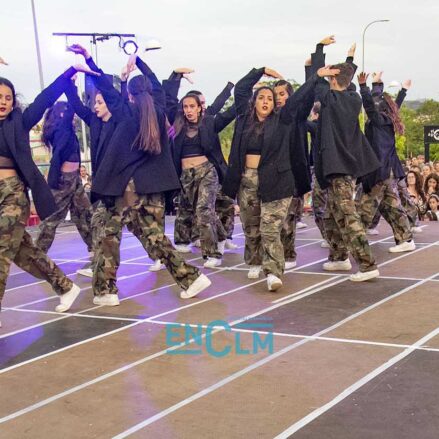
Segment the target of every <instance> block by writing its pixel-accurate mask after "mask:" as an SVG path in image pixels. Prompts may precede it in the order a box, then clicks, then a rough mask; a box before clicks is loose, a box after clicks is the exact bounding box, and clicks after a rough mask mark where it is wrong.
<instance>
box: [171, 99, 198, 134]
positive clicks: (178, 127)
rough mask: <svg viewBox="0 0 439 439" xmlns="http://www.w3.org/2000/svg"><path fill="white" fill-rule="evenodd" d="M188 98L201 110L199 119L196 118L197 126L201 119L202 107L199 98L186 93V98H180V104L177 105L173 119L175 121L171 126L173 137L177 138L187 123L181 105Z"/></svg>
mask: <svg viewBox="0 0 439 439" xmlns="http://www.w3.org/2000/svg"><path fill="white" fill-rule="evenodd" d="M188 98H192V99H194V100H195V102H196V103H197V105H198V106H199V107H200V108H201V112H200V117H199V118H198V124H199V123H200V122H201V120H202V119H203V107H202V106H201V100H200V96H199V95H198V94H196V93H188V94H187V95H186V96H184V97H183V98H181V100H180V103H179V108H178V113H177V116H176V117H175V121H174V125H173V127H174V132H175V135H174V136H175V137H177V136H178V135H179V134H180V133H181V131H182V129H183V127H184V126H185V125H186V123H187V119H186V116H185V115H184V111H183V103H184V100H185V99H188Z"/></svg>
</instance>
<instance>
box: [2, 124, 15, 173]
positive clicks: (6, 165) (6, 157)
mask: <svg viewBox="0 0 439 439" xmlns="http://www.w3.org/2000/svg"><path fill="white" fill-rule="evenodd" d="M3 122H4V121H3V120H0V169H14V168H15V166H14V158H13V156H12V154H11V151H10V150H9V146H8V144H7V143H6V138H5V134H4V132H3Z"/></svg>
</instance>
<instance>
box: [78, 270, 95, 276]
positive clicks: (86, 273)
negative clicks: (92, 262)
mask: <svg viewBox="0 0 439 439" xmlns="http://www.w3.org/2000/svg"><path fill="white" fill-rule="evenodd" d="M76 274H80V275H81V276H85V277H93V270H92V269H91V268H81V269H79V270H76Z"/></svg>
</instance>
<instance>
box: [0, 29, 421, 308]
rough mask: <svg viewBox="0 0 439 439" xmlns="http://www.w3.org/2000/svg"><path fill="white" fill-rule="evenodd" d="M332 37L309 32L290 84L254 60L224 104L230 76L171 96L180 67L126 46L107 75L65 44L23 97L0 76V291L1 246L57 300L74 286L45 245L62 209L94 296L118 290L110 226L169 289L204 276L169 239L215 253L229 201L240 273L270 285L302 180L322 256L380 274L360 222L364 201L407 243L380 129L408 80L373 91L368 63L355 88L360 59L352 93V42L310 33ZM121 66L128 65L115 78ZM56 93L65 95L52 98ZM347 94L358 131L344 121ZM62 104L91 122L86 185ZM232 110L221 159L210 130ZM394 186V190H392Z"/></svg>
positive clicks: (228, 232)
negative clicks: (239, 232) (84, 89)
mask: <svg viewBox="0 0 439 439" xmlns="http://www.w3.org/2000/svg"><path fill="white" fill-rule="evenodd" d="M333 43H335V39H334V37H333V36H329V37H326V38H324V39H323V40H322V41H321V42H319V43H318V44H317V47H316V49H315V52H314V53H312V55H311V58H310V59H308V60H307V61H306V62H305V82H304V83H303V85H302V86H301V87H299V88H298V89H297V90H295V91H294V90H293V87H292V86H291V84H290V83H289V82H288V81H285V80H284V79H283V78H282V76H281V75H280V74H279V73H277V72H276V71H275V70H273V69H271V68H268V67H263V68H254V69H252V70H251V71H250V72H249V73H248V74H247V75H245V76H244V77H243V78H242V79H241V80H239V81H238V82H237V83H236V85H235V86H234V100H233V104H232V105H230V106H228V107H227V106H226V107H227V108H226V109H223V107H224V105H225V104H226V102H227V101H228V98H229V97H230V95H231V90H232V89H233V84H232V83H228V84H227V85H226V87H225V89H224V90H223V91H222V92H221V94H220V95H219V96H218V98H217V99H216V100H215V102H214V103H213V104H212V105H211V106H209V107H207V108H206V102H205V101H206V100H205V97H204V95H203V94H202V93H201V92H200V91H196V90H192V91H191V92H189V93H187V94H186V95H185V96H184V97H183V98H182V99H180V100H178V97H177V96H178V91H179V87H180V82H181V80H182V78H184V77H188V75H189V74H190V72H191V70H190V69H176V70H175V71H173V72H172V74H171V76H170V77H169V79H167V80H164V81H163V82H162V83H160V81H159V80H158V79H157V77H156V75H155V74H154V72H153V71H152V70H151V68H150V67H149V66H148V65H147V64H146V63H145V62H144V61H143V60H142V59H141V58H140V57H138V56H137V55H131V56H130V57H129V59H128V62H127V65H126V66H125V67H124V69H123V72H122V78H121V79H122V83H121V90H120V91H119V90H117V89H116V88H115V87H114V86H113V83H112V81H111V80H109V79H108V77H107V76H106V75H105V74H104V72H103V71H102V70H101V69H100V68H99V67H98V66H97V65H96V64H95V62H94V61H93V59H92V57H91V56H90V54H89V53H88V52H87V50H86V49H85V48H83V47H82V46H80V45H77V44H75V45H73V46H70V48H69V49H70V50H71V51H72V52H74V53H76V54H79V55H82V56H83V57H84V61H85V65H82V64H78V65H74V66H72V67H71V68H69V69H68V70H67V71H65V72H64V73H63V74H62V75H60V76H59V77H58V78H57V79H56V80H55V81H54V82H53V83H52V84H51V85H49V86H48V87H47V88H46V89H45V90H43V91H42V92H41V93H40V94H39V95H38V96H37V98H36V99H35V101H34V102H33V103H32V104H30V105H29V106H28V107H27V108H26V109H25V110H24V111H22V110H21V109H20V107H19V104H18V102H17V97H16V93H15V88H14V85H13V84H12V83H11V82H10V81H9V80H7V79H6V78H0V304H1V299H2V297H3V294H4V291H5V287H6V280H7V277H8V273H9V269H10V265H11V263H12V262H15V263H16V264H17V265H18V266H19V267H20V268H22V269H23V270H25V271H28V272H29V273H31V274H33V275H34V276H36V277H38V278H40V279H45V280H47V281H48V282H49V283H50V284H51V286H52V287H53V289H54V291H55V292H56V293H57V294H58V295H59V296H60V302H59V304H58V305H57V306H56V308H55V309H56V311H58V312H65V311H67V310H69V309H70V307H71V306H72V304H73V302H74V301H75V299H76V298H77V296H78V295H79V293H80V288H79V287H78V286H76V285H75V284H73V282H72V281H71V280H70V279H68V278H67V277H66V275H65V274H64V273H63V272H62V271H61V270H60V268H59V267H58V266H57V265H56V264H55V263H54V262H53V261H52V260H51V259H50V258H49V257H48V256H47V254H46V253H47V251H48V249H49V248H50V246H51V245H52V242H53V240H54V237H55V232H56V228H57V226H58V225H59V224H60V222H61V221H63V220H64V218H65V216H66V213H67V211H68V210H70V212H71V218H72V221H73V222H74V223H75V225H76V226H77V228H78V231H79V233H80V236H81V238H82V239H83V241H84V243H85V244H86V246H87V249H88V251H89V252H90V255H91V258H92V263H91V266H90V267H89V268H86V269H83V270H80V271H79V273H80V274H84V275H88V276H92V286H93V293H94V298H93V303H94V304H96V305H105V306H115V305H118V304H119V298H118V288H117V270H118V267H119V265H120V243H121V238H122V229H123V227H124V226H127V228H128V230H129V231H130V232H132V233H133V235H134V236H135V237H136V238H137V239H138V240H139V241H140V242H141V244H142V246H143V247H144V249H145V250H146V252H147V253H148V255H149V257H150V258H151V259H152V260H153V261H154V264H153V266H152V270H159V269H160V268H161V267H162V264H163V265H164V266H165V267H166V269H167V270H168V271H169V273H170V274H171V276H172V277H173V278H174V280H175V282H176V283H177V284H178V285H179V286H180V287H181V293H180V297H181V298H183V299H188V298H191V297H195V296H196V295H198V294H199V293H200V292H202V291H203V290H205V289H206V288H208V287H209V286H210V285H211V281H210V280H209V278H208V277H207V276H206V275H205V274H202V273H201V271H200V270H199V269H198V268H197V267H195V266H193V265H191V264H188V263H187V262H186V261H185V259H184V258H183V256H182V253H185V252H190V251H191V250H190V243H191V242H194V241H195V242H197V241H198V242H199V246H200V247H201V253H202V256H203V258H204V260H205V262H204V267H205V268H208V269H213V268H215V267H218V266H220V265H221V263H222V259H223V255H224V251H225V249H226V248H236V245H235V244H234V243H233V241H232V237H233V224H234V222H233V221H234V213H235V203H237V204H238V206H239V211H240V217H241V222H242V226H243V231H244V235H245V250H244V260H245V263H246V264H247V265H248V266H249V271H248V278H250V279H257V278H259V277H260V275H261V271H262V272H263V273H264V275H265V276H266V279H267V288H268V290H269V291H277V290H278V289H279V288H281V287H282V276H283V273H284V271H285V270H291V269H293V268H294V267H295V266H296V251H295V236H296V225H297V222H298V219H299V218H300V213H301V210H302V206H303V195H304V194H306V193H308V192H309V191H310V190H311V188H312V201H313V211H314V218H315V222H316V224H317V226H318V228H319V230H320V232H321V234H322V238H323V239H324V241H323V242H324V243H325V245H327V246H328V247H329V257H328V261H327V262H325V263H324V264H323V268H324V270H329V271H335V270H346V271H350V270H351V269H352V266H351V262H350V260H349V254H351V255H352V257H353V258H354V259H355V261H356V262H357V264H358V266H359V271H358V272H357V273H354V274H351V275H350V280H351V281H355V282H361V281H366V280H369V279H373V278H376V277H378V276H379V271H378V268H377V263H376V260H375V258H374V256H373V253H372V250H371V247H370V245H369V242H368V240H367V236H366V230H367V228H368V227H370V224H371V223H372V222H373V220H374V218H376V215H377V212H379V214H381V215H382V216H383V217H384V219H385V220H386V221H387V222H388V223H389V224H390V226H391V227H392V230H393V234H394V238H395V242H396V245H395V246H393V247H390V249H389V251H390V252H404V251H412V250H414V249H415V244H414V241H413V235H412V231H411V225H410V222H409V217H408V215H407V210H406V209H405V208H404V207H403V205H402V203H401V196H400V192H401V189H400V187H399V186H398V181H399V180H400V179H401V178H402V177H404V175H405V174H404V171H403V169H402V165H401V163H400V161H399V159H398V156H397V153H396V147H395V134H396V133H402V132H403V130H404V126H403V124H402V122H401V119H400V117H399V111H398V110H399V107H400V105H401V104H402V101H403V99H404V97H405V93H406V90H407V89H408V88H409V86H410V82H407V81H406V82H405V83H404V87H405V88H403V89H402V90H401V92H400V94H399V95H398V97H397V99H396V100H393V99H392V98H391V97H390V96H389V95H388V94H387V93H384V87H383V83H382V80H381V74H375V75H374V77H373V84H372V89H370V88H369V87H368V85H367V80H368V75H367V74H366V73H364V72H362V73H360V74H359V75H358V83H359V86H360V95H359V94H358V93H357V91H356V87H355V85H354V84H353V83H352V80H353V78H354V74H355V71H356V66H355V64H354V62H353V59H354V53H355V45H353V46H352V47H351V48H350V49H349V52H348V56H347V58H346V61H345V62H342V63H338V64H335V65H331V66H325V53H324V47H325V46H329V45H331V44H333ZM0 60H1V59H0ZM136 68H138V69H139V70H140V72H141V75H137V76H134V77H132V78H131V79H130V80H129V81H128V78H129V76H130V74H131V73H132V72H133V71H134V70H135V69H136ZM78 72H83V73H85V74H88V75H90V77H91V78H92V80H93V82H94V85H95V87H96V90H97V92H96V96H95V101H94V111H92V110H91V109H90V108H88V107H87V106H85V105H84V104H83V103H82V101H81V99H80V98H79V96H78V92H77V88H76V86H75V81H74V79H75V76H76V74H77V73H78ZM264 76H266V77H268V78H270V79H271V80H272V81H273V80H274V86H272V85H268V84H267V83H261V82H260V81H261V79H262V78H263V77H264ZM63 93H65V95H66V96H67V102H63V101H59V102H57V100H58V98H59V97H60V96H61V95H62V94H63ZM362 106H363V107H364V109H365V111H366V114H367V122H366V126H365V134H363V132H362V130H361V128H360V122H359V114H360V111H361V108H362ZM221 109H223V111H221ZM75 113H76V114H77V115H78V116H79V117H80V118H81V119H82V120H83V121H84V122H85V123H86V124H87V125H88V126H89V127H90V150H91V170H92V182H91V199H90V200H89V198H88V197H87V195H86V193H85V191H84V187H83V185H82V180H81V176H80V166H81V158H80V147H79V142H78V139H77V137H76V134H75V129H74V124H73V117H74V114H75ZM44 114H45V118H44V124H43V141H44V142H45V144H46V145H47V146H48V147H49V148H50V149H51V152H52V159H51V163H50V170H49V174H48V178H47V182H46V181H45V179H44V177H43V176H42V174H41V173H40V172H39V170H38V168H37V166H36V165H35V163H34V162H33V160H32V155H31V150H30V146H29V131H30V130H31V129H32V127H33V126H34V125H35V124H36V123H38V122H39V120H40V119H41V118H42V117H43V115H44ZM233 121H234V123H235V125H234V134H233V140H232V145H231V151H230V156H229V158H228V161H226V160H225V158H224V155H223V152H222V150H221V142H220V139H219V133H220V132H221V131H222V130H223V129H224V128H225V127H227V126H228V125H229V124H230V123H232V122H233ZM309 139H310V140H311V142H310V143H311V145H310V147H309V145H308V143H309V142H308V140H309ZM356 185H357V190H356ZM358 185H361V188H360V189H359V187H358ZM398 188H399V189H398ZM28 189H30V191H31V193H32V199H33V202H34V203H35V208H36V211H37V213H38V215H39V217H40V218H41V220H42V223H41V225H40V233H39V236H38V237H37V239H36V241H35V243H34V242H33V241H32V238H31V236H30V235H29V233H28V232H27V231H26V229H25V226H26V222H27V219H28V217H29V206H30V203H29V196H28ZM175 191H178V192H179V203H178V209H177V216H176V221H175V239H174V241H175V247H174V246H173V245H172V243H171V241H170V240H169V239H168V237H167V236H166V235H165V231H164V221H165V215H164V212H165V198H166V196H167V195H168V194H170V193H175ZM355 194H356V196H355ZM402 195H403V196H407V194H405V195H404V191H403V190H402ZM407 198H408V199H410V197H409V196H407ZM405 201H407V200H405Z"/></svg>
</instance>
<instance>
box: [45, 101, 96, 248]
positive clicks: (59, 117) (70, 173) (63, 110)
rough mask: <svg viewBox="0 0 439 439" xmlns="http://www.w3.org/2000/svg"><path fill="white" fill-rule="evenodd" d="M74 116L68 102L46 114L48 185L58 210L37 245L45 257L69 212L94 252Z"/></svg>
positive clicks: (49, 220) (48, 220) (49, 219)
mask: <svg viewBox="0 0 439 439" xmlns="http://www.w3.org/2000/svg"><path fill="white" fill-rule="evenodd" d="M74 115H75V112H74V110H73V108H72V106H71V105H69V104H68V103H66V102H56V103H55V104H54V105H53V106H52V107H51V108H49V110H48V111H47V113H46V116H45V118H44V124H43V135H42V139H43V141H44V143H45V144H46V146H47V147H48V148H49V149H50V150H51V152H52V159H51V161H50V168H49V175H48V179H47V182H48V184H49V186H50V188H51V190H52V194H53V196H54V198H55V202H56V205H57V210H56V212H55V213H54V214H53V215H50V217H48V218H46V219H45V220H44V221H42V223H41V224H40V226H39V227H40V234H39V236H38V238H37V240H36V245H37V246H38V247H39V248H40V249H41V250H43V251H44V252H45V253H47V251H48V250H49V248H50V247H51V245H52V243H53V240H54V239H55V233H56V229H57V227H58V226H59V224H60V223H61V222H62V221H64V219H65V217H66V215H67V212H68V211H69V210H70V216H71V219H72V221H73V223H74V224H75V226H76V228H77V229H78V232H79V234H80V235H81V238H82V240H83V241H84V242H85V244H86V245H87V249H88V251H89V252H92V249H93V247H92V236H91V235H92V234H91V227H90V220H91V209H90V207H91V204H90V200H89V199H88V197H87V195H86V193H85V190H84V186H83V185H82V181H81V177H80V175H79V166H80V164H81V156H80V149H79V142H78V138H77V137H76V134H75V129H74V126H73V116H74Z"/></svg>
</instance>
